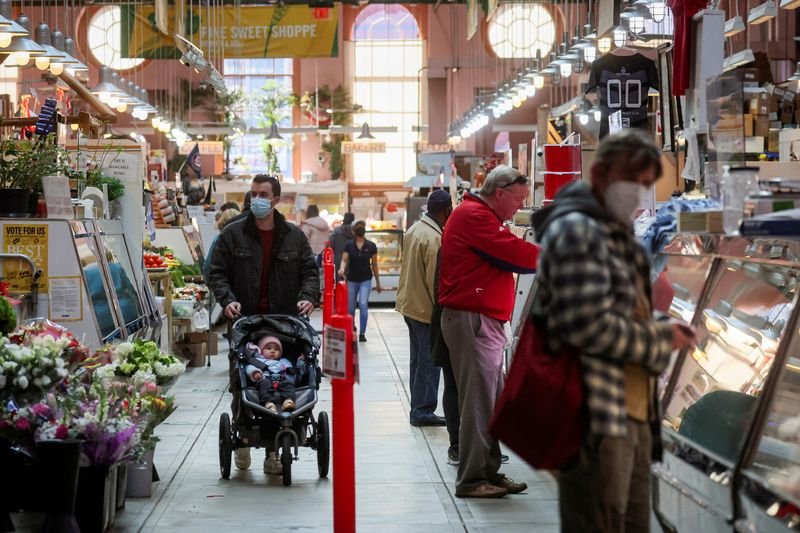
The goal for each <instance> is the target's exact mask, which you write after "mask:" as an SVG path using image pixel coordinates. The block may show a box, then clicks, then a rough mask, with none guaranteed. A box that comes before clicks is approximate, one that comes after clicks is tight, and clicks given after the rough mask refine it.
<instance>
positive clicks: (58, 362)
mask: <svg viewBox="0 0 800 533" xmlns="http://www.w3.org/2000/svg"><path fill="white" fill-rule="evenodd" d="M55 362H56V368H64V365H65V363H64V360H63V359H61V358H60V357H57V358H56V360H55Z"/></svg>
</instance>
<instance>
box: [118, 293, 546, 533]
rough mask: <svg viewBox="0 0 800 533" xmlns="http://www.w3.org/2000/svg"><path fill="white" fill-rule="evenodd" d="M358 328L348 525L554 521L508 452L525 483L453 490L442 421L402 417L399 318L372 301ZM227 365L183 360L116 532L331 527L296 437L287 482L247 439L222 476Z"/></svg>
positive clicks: (460, 527)
mask: <svg viewBox="0 0 800 533" xmlns="http://www.w3.org/2000/svg"><path fill="white" fill-rule="evenodd" d="M315 318H316V320H317V321H319V314H318V313H317V316H316V317H315ZM367 338H368V339H369V341H368V342H367V343H365V344H364V343H362V344H360V346H359V349H360V367H361V383H360V384H359V385H357V386H356V389H355V402H356V405H355V413H356V479H357V486H356V493H357V507H356V512H357V528H358V530H359V531H380V532H381V533H392V532H409V531H418V532H420V533H423V532H424V533H433V532H455V531H459V532H460V531H469V532H473V531H474V532H481V531H487V532H489V531H491V533H503V532H522V531H524V532H542V533H550V532H556V531H558V500H557V496H556V486H555V483H554V482H553V480H552V478H550V477H549V476H548V475H547V474H544V473H538V472H535V471H533V470H531V469H530V468H528V467H527V466H526V465H525V464H523V463H522V462H521V461H520V460H518V459H517V458H515V457H513V456H512V458H511V461H510V462H509V464H508V465H505V466H504V469H503V470H504V472H505V473H507V474H508V475H509V476H510V477H512V478H513V479H515V480H519V481H526V482H527V483H528V484H529V486H530V487H529V489H528V490H527V491H526V492H525V493H523V494H519V495H513V496H507V497H506V498H503V499H500V500H475V499H472V500H470V499H457V498H456V497H455V495H454V476H455V472H456V468H455V467H453V466H449V465H448V464H447V463H446V460H445V459H446V450H447V444H448V440H447V432H446V431H445V429H444V428H443V427H442V428H440V427H436V428H422V429H420V428H414V427H412V426H411V425H410V424H409V422H408V404H409V395H408V388H407V381H408V379H407V378H408V357H409V355H408V331H407V329H406V326H405V324H404V322H403V320H402V317H400V315H398V314H397V313H395V312H394V311H392V310H390V309H387V308H382V309H381V308H379V309H374V310H371V311H370V324H369V328H368V331H367ZM221 348H222V347H221ZM226 371H227V361H226V358H225V356H224V355H222V356H217V357H213V358H212V366H211V367H210V368H206V367H201V368H191V369H189V371H188V372H187V374H186V375H185V376H183V377H182V378H181V379H180V381H179V382H178V383H177V384H176V385H175V386H174V387H173V389H172V392H173V393H175V394H176V396H177V403H178V405H179V408H178V410H177V411H176V412H175V413H174V414H173V415H172V417H171V418H170V419H169V420H168V421H167V422H166V423H165V424H163V425H162V426H160V428H159V430H158V434H159V436H160V437H161V442H160V443H159V444H158V447H157V449H156V457H155V463H156V465H157V468H158V471H159V474H160V476H161V481H160V482H158V483H156V484H155V485H154V493H153V495H152V497H151V498H149V499H129V500H128V502H127V505H126V508H125V510H124V511H122V512H121V513H120V514H118V515H117V520H116V526H115V528H114V531H124V532H134V531H135V532H158V533H167V532H173V531H175V532H177V531H181V532H183V531H190V532H192V533H201V532H222V531H232V530H235V531H237V533H245V532H249V531H265V530H268V531H332V529H333V526H332V524H333V517H332V512H333V503H332V501H333V496H332V488H333V483H332V478H333V476H331V477H330V478H329V479H320V478H319V477H318V473H317V466H316V456H315V452H313V451H312V450H311V449H310V448H300V461H299V462H295V463H294V464H293V465H292V478H293V480H292V485H291V486H290V487H284V486H282V484H281V479H280V476H268V475H265V474H264V473H263V472H262V469H261V461H262V460H263V452H261V451H260V450H253V454H252V457H253V465H252V466H251V468H250V470H249V471H246V472H240V471H236V470H235V468H234V472H233V473H232V474H231V479H230V480H228V481H226V480H223V479H221V478H220V475H219V467H218V451H217V433H218V423H219V416H220V413H222V412H224V411H227V410H228V409H229V404H230V395H229V394H228V393H227V392H226V387H227V372H226ZM440 389H441V387H440ZM320 410H324V411H327V412H328V413H329V414H330V411H331V400H330V384H329V383H328V381H327V380H324V382H323V385H322V389H321V400H320V402H319V403H318V404H317V406H316V408H315V413H318V412H319V411H320ZM440 411H441V409H440ZM332 423H333V424H335V423H336V422H335V420H333V421H332Z"/></svg>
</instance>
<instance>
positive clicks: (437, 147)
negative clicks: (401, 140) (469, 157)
mask: <svg viewBox="0 0 800 533" xmlns="http://www.w3.org/2000/svg"><path fill="white" fill-rule="evenodd" d="M452 150H453V146H452V145H450V144H448V143H443V144H434V143H429V142H420V141H417V142H415V143H414V151H415V152H416V153H418V154H430V153H435V152H450V151H452Z"/></svg>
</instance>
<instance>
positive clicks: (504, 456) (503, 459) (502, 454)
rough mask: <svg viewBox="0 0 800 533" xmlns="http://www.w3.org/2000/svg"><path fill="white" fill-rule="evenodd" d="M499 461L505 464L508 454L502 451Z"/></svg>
mask: <svg viewBox="0 0 800 533" xmlns="http://www.w3.org/2000/svg"><path fill="white" fill-rule="evenodd" d="M500 462H501V463H503V464H506V463H507V462H508V456H507V455H506V454H504V453H501V454H500Z"/></svg>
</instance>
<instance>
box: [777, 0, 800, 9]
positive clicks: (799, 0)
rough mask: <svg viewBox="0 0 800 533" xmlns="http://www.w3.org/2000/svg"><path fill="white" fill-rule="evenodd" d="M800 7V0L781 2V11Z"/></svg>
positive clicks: (784, 0) (782, 0)
mask: <svg viewBox="0 0 800 533" xmlns="http://www.w3.org/2000/svg"><path fill="white" fill-rule="evenodd" d="M798 7H800V0H781V9H797V8H798Z"/></svg>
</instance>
